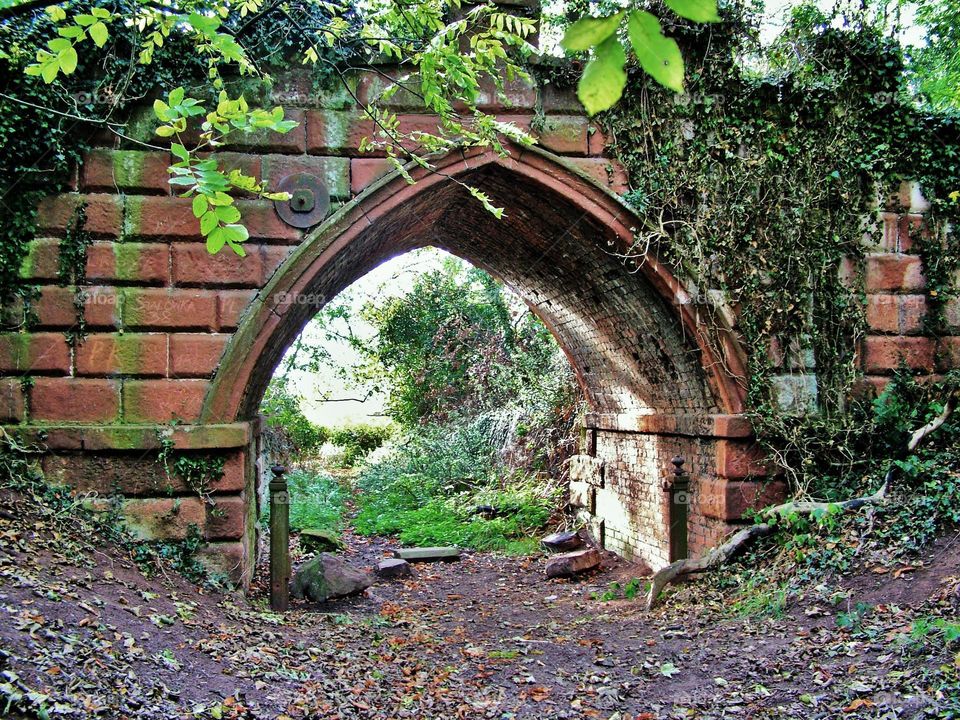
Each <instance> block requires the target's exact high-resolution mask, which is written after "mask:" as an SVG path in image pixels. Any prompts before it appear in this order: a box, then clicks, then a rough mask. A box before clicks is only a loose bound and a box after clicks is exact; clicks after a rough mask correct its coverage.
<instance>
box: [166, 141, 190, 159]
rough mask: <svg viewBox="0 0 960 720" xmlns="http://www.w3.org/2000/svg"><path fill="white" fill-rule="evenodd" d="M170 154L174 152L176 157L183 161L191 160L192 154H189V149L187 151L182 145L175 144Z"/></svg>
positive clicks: (171, 147)
mask: <svg viewBox="0 0 960 720" xmlns="http://www.w3.org/2000/svg"><path fill="white" fill-rule="evenodd" d="M170 152H172V153H173V154H174V155H176V156H177V157H178V158H180V159H181V160H189V159H190V153H188V152H187V149H186V148H185V147H184V146H183V145H181V144H180V143H173V144H172V145H171V146H170Z"/></svg>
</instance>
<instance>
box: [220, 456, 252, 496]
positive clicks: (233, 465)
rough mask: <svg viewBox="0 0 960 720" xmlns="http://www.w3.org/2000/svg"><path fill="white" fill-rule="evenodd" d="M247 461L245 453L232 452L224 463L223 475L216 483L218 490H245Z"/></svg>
mask: <svg viewBox="0 0 960 720" xmlns="http://www.w3.org/2000/svg"><path fill="white" fill-rule="evenodd" d="M245 463H246V456H245V455H244V453H242V452H234V453H230V454H229V455H228V456H227V459H226V462H224V464H223V477H222V478H221V479H220V481H219V482H218V483H217V485H216V489H217V491H219V492H243V491H244V490H245V489H246V487H247V477H246V471H245Z"/></svg>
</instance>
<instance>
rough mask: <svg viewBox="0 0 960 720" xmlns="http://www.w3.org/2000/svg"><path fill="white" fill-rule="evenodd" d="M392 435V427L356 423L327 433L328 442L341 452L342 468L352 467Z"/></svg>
mask: <svg viewBox="0 0 960 720" xmlns="http://www.w3.org/2000/svg"><path fill="white" fill-rule="evenodd" d="M391 435H393V426H392V425H370V424H368V423H358V424H356V425H345V426H343V427H339V428H335V429H334V430H331V431H329V437H328V439H329V441H330V442H331V443H332V444H333V445H336V446H337V447H339V448H341V449H342V450H343V456H342V463H343V465H344V467H353V466H354V465H356V464H357V463H358V462H359V461H360V460H362V459H363V458H365V457H366V456H367V455H368V454H369V453H370V452H372V451H374V450H376V449H377V448H379V447H380V446H381V445H383V444H384V443H385V442H386V441H387V440H389V439H390V437H391Z"/></svg>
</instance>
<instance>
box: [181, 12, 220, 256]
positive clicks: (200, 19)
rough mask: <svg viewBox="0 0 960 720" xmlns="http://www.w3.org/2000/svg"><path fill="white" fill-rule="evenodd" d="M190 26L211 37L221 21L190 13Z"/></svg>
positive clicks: (188, 19)
mask: <svg viewBox="0 0 960 720" xmlns="http://www.w3.org/2000/svg"><path fill="white" fill-rule="evenodd" d="M187 22H188V23H190V26H191V27H192V28H193V29H194V30H197V31H199V32H202V33H203V34H204V35H211V34H213V33H214V32H216V30H217V28H218V27H220V21H219V20H218V19H217V18H212V17H207V16H205V15H200V14H198V13H190V15H189V16H188V17H187ZM220 247H223V246H222V245H221V246H220Z"/></svg>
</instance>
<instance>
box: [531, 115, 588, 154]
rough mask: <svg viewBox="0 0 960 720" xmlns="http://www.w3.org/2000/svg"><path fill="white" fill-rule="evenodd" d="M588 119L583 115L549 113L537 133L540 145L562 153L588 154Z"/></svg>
mask: <svg viewBox="0 0 960 720" xmlns="http://www.w3.org/2000/svg"><path fill="white" fill-rule="evenodd" d="M587 125H588V123H587V119H586V118H585V117H584V116H583V115H547V116H546V117H544V119H543V125H542V127H541V128H540V131H539V132H538V133H536V134H537V136H538V137H539V140H540V145H541V146H542V147H544V148H545V149H547V150H549V151H551V152H555V153H558V154H560V155H587V154H589V151H588V146H587Z"/></svg>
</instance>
